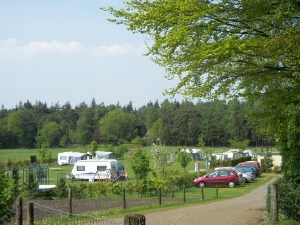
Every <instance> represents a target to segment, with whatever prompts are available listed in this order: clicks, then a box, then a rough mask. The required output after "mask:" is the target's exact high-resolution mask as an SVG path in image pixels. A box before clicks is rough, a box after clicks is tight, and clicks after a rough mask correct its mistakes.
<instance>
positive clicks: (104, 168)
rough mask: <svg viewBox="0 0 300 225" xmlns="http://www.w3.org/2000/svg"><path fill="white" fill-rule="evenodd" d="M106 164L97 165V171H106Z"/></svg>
mask: <svg viewBox="0 0 300 225" xmlns="http://www.w3.org/2000/svg"><path fill="white" fill-rule="evenodd" d="M105 170H106V166H97V171H105Z"/></svg>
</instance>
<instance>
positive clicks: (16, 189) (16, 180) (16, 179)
mask: <svg viewBox="0 0 300 225" xmlns="http://www.w3.org/2000/svg"><path fill="white" fill-rule="evenodd" d="M11 178H12V179H13V194H14V198H17V197H18V196H19V193H20V174H19V167H18V166H17V164H14V166H13V168H12V176H11Z"/></svg>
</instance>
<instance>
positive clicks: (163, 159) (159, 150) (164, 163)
mask: <svg viewBox="0 0 300 225" xmlns="http://www.w3.org/2000/svg"><path fill="white" fill-rule="evenodd" d="M151 153H152V156H153V165H154V169H161V170H162V171H161V172H162V175H164V173H165V168H166V167H170V166H173V165H174V163H175V161H176V154H172V153H169V152H167V150H166V148H165V147H164V146H163V145H153V146H152V147H151Z"/></svg>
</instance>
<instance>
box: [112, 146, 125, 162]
mask: <svg viewBox="0 0 300 225" xmlns="http://www.w3.org/2000/svg"><path fill="white" fill-rule="evenodd" d="M128 151H129V148H128V147H126V146H125V145H120V146H118V147H115V148H114V149H113V152H114V153H115V154H116V155H117V158H118V159H123V158H124V155H125V153H126V152H128Z"/></svg>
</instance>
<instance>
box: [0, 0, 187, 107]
mask: <svg viewBox="0 0 300 225" xmlns="http://www.w3.org/2000/svg"><path fill="white" fill-rule="evenodd" d="M123 1H124V0H98V1H96V0H63V1H61V0H52V1H41V0H27V1H24V0H13V1H12V0H2V1H1V7H0V29H1V32H0V85H1V86H0V106H4V108H6V109H12V108H14V107H15V106H16V105H18V104H19V102H20V101H21V102H23V103H24V102H26V101H27V100H28V101H30V102H31V103H33V104H34V103H35V102H36V101H41V102H46V103H47V105H48V107H50V106H51V105H52V104H56V103H59V104H60V105H64V104H65V103H67V102H70V104H71V106H72V107H73V108H74V107H75V106H76V105H78V104H80V103H82V102H85V103H86V104H88V105H89V104H90V103H91V101H92V99H93V98H94V99H95V101H96V103H97V104H101V103H104V104H105V105H110V104H117V103H119V104H120V105H121V106H124V105H127V104H128V103H129V102H130V101H131V102H132V105H133V107H134V108H139V107H141V106H143V105H146V104H147V103H149V102H150V101H151V102H155V101H156V100H158V101H159V102H160V103H161V102H162V101H164V100H165V99H169V100H170V101H174V100H177V101H179V102H181V101H182V100H183V98H182V97H181V96H176V97H175V98H174V99H171V98H170V96H164V95H163V92H164V90H165V89H169V88H171V87H174V86H175V85H176V83H177V82H178V80H171V81H170V80H168V79H166V78H165V77H164V76H165V75H166V72H165V70H164V69H163V68H161V67H159V66H158V65H157V64H155V63H154V62H152V61H151V60H150V59H149V58H148V57H146V56H143V54H144V53H146V52H147V49H146V46H145V41H147V37H145V36H143V35H141V34H133V33H132V32H131V31H128V30H126V27H125V26H122V25H116V24H114V23H110V22H109V21H107V19H108V18H112V16H111V15H110V14H109V13H107V12H104V11H102V10H100V7H101V6H103V7H108V6H113V7H114V8H117V9H118V8H122V7H124V3H123Z"/></svg>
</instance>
